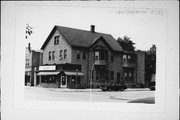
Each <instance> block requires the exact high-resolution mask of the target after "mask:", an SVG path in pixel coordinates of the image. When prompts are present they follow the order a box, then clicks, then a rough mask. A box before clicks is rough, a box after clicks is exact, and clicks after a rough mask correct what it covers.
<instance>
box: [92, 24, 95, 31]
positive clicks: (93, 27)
mask: <svg viewBox="0 0 180 120" xmlns="http://www.w3.org/2000/svg"><path fill="white" fill-rule="evenodd" d="M91 32H93V33H94V32H95V25H91Z"/></svg>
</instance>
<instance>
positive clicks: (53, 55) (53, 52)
mask: <svg viewBox="0 0 180 120" xmlns="http://www.w3.org/2000/svg"><path fill="white" fill-rule="evenodd" d="M52 60H55V51H52Z"/></svg>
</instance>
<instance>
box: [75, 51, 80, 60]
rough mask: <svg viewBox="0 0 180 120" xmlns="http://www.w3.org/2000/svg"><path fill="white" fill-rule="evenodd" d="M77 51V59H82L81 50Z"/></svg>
mask: <svg viewBox="0 0 180 120" xmlns="http://www.w3.org/2000/svg"><path fill="white" fill-rule="evenodd" d="M76 53H77V56H76V58H77V59H80V51H79V50H77V51H76Z"/></svg>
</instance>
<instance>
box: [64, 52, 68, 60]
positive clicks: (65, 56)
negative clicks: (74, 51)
mask: <svg viewBox="0 0 180 120" xmlns="http://www.w3.org/2000/svg"><path fill="white" fill-rule="evenodd" d="M66 58H67V50H64V59H66Z"/></svg>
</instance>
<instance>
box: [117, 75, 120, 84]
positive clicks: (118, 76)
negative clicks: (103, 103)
mask: <svg viewBox="0 0 180 120" xmlns="http://www.w3.org/2000/svg"><path fill="white" fill-rule="evenodd" d="M117 83H120V73H117Z"/></svg>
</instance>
